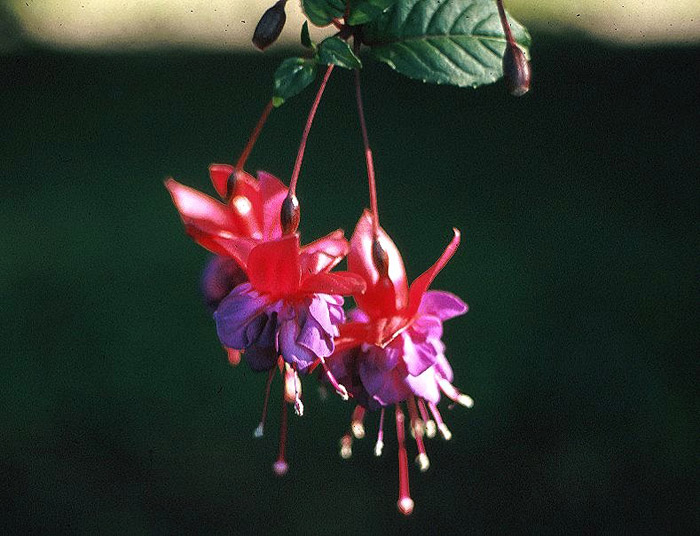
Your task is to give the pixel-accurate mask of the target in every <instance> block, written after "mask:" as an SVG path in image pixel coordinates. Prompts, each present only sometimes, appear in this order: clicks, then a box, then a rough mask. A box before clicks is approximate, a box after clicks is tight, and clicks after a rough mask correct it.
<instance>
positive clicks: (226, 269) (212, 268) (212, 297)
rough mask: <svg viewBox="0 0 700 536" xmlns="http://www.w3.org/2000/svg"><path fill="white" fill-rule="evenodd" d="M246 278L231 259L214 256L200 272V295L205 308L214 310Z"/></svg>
mask: <svg viewBox="0 0 700 536" xmlns="http://www.w3.org/2000/svg"><path fill="white" fill-rule="evenodd" d="M247 279H248V277H247V276H246V275H245V272H244V271H243V270H241V267H240V266H238V263H237V262H236V261H234V260H233V259H229V258H226V257H220V256H215V257H212V258H211V260H210V261H209V262H208V263H207V265H206V266H205V267H204V271H203V272H202V282H201V288H202V295H203V296H204V301H205V302H206V304H207V306H208V307H209V308H210V309H211V310H212V311H214V310H216V308H217V307H218V306H219V303H221V300H223V299H224V298H225V297H226V296H227V295H228V294H229V292H231V291H232V290H233V289H234V288H235V287H236V286H238V285H240V284H241V283H244V282H245V281H246V280H247Z"/></svg>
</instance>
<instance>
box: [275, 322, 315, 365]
mask: <svg viewBox="0 0 700 536" xmlns="http://www.w3.org/2000/svg"><path fill="white" fill-rule="evenodd" d="M298 336H299V326H298V325H297V323H296V319H294V318H292V319H290V320H284V321H282V322H280V323H279V332H278V339H277V340H278V344H279V353H280V354H281V355H282V358H283V359H284V360H285V361H286V362H287V363H289V364H291V365H296V367H297V370H298V371H299V372H301V373H304V372H306V369H307V368H308V367H309V365H311V363H313V362H314V361H315V360H316V359H317V358H318V356H317V355H316V354H314V352H312V351H311V350H309V349H308V348H306V347H304V346H302V345H300V344H297V337H298Z"/></svg>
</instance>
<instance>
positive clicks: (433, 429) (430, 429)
mask: <svg viewBox="0 0 700 536" xmlns="http://www.w3.org/2000/svg"><path fill="white" fill-rule="evenodd" d="M418 409H419V410H420V416H421V417H422V418H423V422H424V423H425V435H426V436H427V437H428V439H432V438H434V437H435V434H436V433H437V426H436V425H435V421H434V420H433V419H431V418H430V416H429V415H428V409H427V408H426V407H425V401H424V400H423V399H422V398H419V399H418Z"/></svg>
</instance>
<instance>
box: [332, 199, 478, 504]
mask: <svg viewBox="0 0 700 536" xmlns="http://www.w3.org/2000/svg"><path fill="white" fill-rule="evenodd" d="M459 238H460V234H459V231H457V230H456V229H454V238H453V239H452V241H451V242H450V244H449V245H448V246H447V248H446V249H445V251H444V253H443V254H442V255H441V256H440V258H439V259H438V260H437V262H435V264H434V265H433V266H432V267H431V268H429V269H428V270H427V271H426V272H424V273H423V274H422V275H421V276H420V277H418V278H417V279H416V280H415V281H414V282H413V283H412V284H411V285H410V287H409V285H408V284H407V281H406V272H405V270H404V266H403V261H402V259H401V255H400V253H399V251H398V249H397V248H396V246H395V245H394V243H393V242H392V240H391V239H390V238H389V236H388V235H387V234H386V233H385V232H384V231H383V230H382V229H381V228H380V229H379V235H378V237H377V240H378V241H379V246H380V248H379V249H380V251H383V252H385V257H384V260H381V259H379V261H377V254H376V253H375V254H374V255H373V248H374V247H375V246H374V242H375V238H374V233H373V224H372V215H371V214H370V213H369V212H368V211H365V213H364V214H363V215H362V217H361V218H360V221H359V222H358V224H357V227H356V228H355V232H354V234H353V236H352V239H351V247H350V252H349V254H348V266H349V269H350V270H351V271H352V272H355V273H357V274H358V275H361V276H362V277H363V278H364V279H365V280H366V282H367V291H366V292H365V293H364V294H363V295H361V296H357V297H356V298H355V299H356V301H357V304H358V306H359V309H358V310H356V311H353V312H352V313H350V317H351V320H352V321H351V322H349V323H347V324H345V325H343V326H341V330H340V331H341V336H340V338H339V339H338V341H337V348H338V351H337V352H336V353H335V354H334V355H333V356H332V357H331V359H330V360H329V367H330V369H331V371H332V373H333V374H334V375H335V376H336V378H337V379H338V381H340V382H342V383H343V384H344V385H345V386H346V387H347V388H348V390H349V392H350V394H352V396H353V397H354V398H355V399H356V400H357V402H358V404H359V406H358V408H357V409H356V410H355V413H354V414H353V421H352V422H353V425H352V430H353V433H354V435H355V436H356V437H358V432H359V435H360V436H362V435H364V429H363V428H362V418H363V416H364V410H365V408H368V409H378V408H381V409H382V416H381V419H380V435H379V438H378V441H377V446H376V449H375V452H376V454H377V455H379V454H381V450H382V447H383V441H382V435H383V434H382V431H381V426H382V424H383V417H384V409H383V408H385V407H386V406H389V405H391V404H396V419H397V437H398V439H399V443H400V445H399V455H400V456H399V461H400V496H399V503H398V506H399V509H400V510H401V511H402V512H403V513H405V514H408V513H410V512H411V511H412V509H413V501H412V500H411V498H410V496H409V492H408V472H407V466H406V462H405V457H406V451H405V447H404V445H403V437H404V431H403V419H404V416H403V412H402V410H401V408H400V406H399V403H400V402H407V406H408V410H409V416H410V420H411V426H412V429H413V432H414V435H415V437H416V443H417V448H418V456H417V458H416V462H417V463H418V465H419V466H420V468H421V470H422V471H425V470H427V468H428V466H429V462H428V457H427V455H426V453H425V447H424V444H423V440H422V436H423V434H424V433H427V435H428V436H429V437H432V436H434V434H435V429H436V427H437V428H439V430H440V431H441V433H442V435H443V437H445V438H446V439H449V437H450V436H451V434H450V432H449V429H448V428H447V427H446V425H445V424H444V423H443V421H442V418H441V416H440V413H439V411H438V409H437V403H438V402H439V401H440V394H441V392H442V393H444V394H445V395H447V396H448V397H449V398H450V399H452V400H453V401H455V402H458V403H460V404H462V405H465V406H467V407H471V406H472V405H473V401H472V400H471V398H470V397H468V396H467V395H464V394H462V393H460V392H459V391H458V390H457V389H456V388H455V387H454V386H453V385H452V383H451V382H452V379H453V374H452V369H451V367H450V365H449V363H448V362H447V359H446V357H445V354H444V352H445V345H444V344H443V343H442V340H441V337H442V322H443V321H445V320H448V319H450V318H453V317H455V316H458V315H462V314H464V313H466V312H467V305H466V304H465V303H464V302H463V301H462V300H460V299H459V298H458V297H457V296H455V295H453V294H450V293H448V292H442V291H429V290H428V287H429V286H430V284H431V283H432V281H433V279H434V278H435V276H436V275H437V274H438V273H439V272H440V270H441V269H442V268H443V267H444V266H445V264H446V263H447V261H448V260H449V259H450V258H451V257H452V255H453V254H454V252H455V250H456V249H457V246H458V245H459ZM377 262H379V263H380V264H385V266H380V267H379V269H378V267H377ZM382 271H383V272H384V273H381V272H382ZM426 405H427V406H428V407H429V408H430V411H431V413H432V414H433V416H434V419H435V421H433V420H432V419H430V418H429V414H428V409H427V408H426ZM435 422H437V426H436V424H435ZM350 441H351V438H350V436H349V435H346V436H345V437H344V438H343V442H342V445H343V448H344V449H345V453H346V454H348V453H349V448H350ZM341 454H343V452H342V451H341Z"/></svg>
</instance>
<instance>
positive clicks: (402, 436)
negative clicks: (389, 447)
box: [396, 404, 413, 516]
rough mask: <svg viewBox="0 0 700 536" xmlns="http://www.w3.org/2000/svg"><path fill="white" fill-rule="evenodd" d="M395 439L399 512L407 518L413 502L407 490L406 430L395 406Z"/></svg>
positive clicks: (399, 409) (399, 412)
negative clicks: (397, 460)
mask: <svg viewBox="0 0 700 536" xmlns="http://www.w3.org/2000/svg"><path fill="white" fill-rule="evenodd" d="M396 439H397V441H398V443H399V500H398V501H397V503H396V505H397V506H398V508H399V512H401V513H402V514H403V515H405V516H407V515H409V514H410V513H411V512H413V500H412V499H411V494H410V490H409V488H408V456H407V454H406V430H405V429H404V415H403V411H401V406H400V405H399V404H396Z"/></svg>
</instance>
